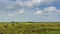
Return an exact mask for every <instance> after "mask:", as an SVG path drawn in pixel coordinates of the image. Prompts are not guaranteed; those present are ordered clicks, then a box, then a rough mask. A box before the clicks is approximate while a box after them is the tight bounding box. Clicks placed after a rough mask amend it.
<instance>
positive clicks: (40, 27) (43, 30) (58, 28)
mask: <svg viewBox="0 0 60 34" xmlns="http://www.w3.org/2000/svg"><path fill="white" fill-rule="evenodd" d="M0 34H60V23H0Z"/></svg>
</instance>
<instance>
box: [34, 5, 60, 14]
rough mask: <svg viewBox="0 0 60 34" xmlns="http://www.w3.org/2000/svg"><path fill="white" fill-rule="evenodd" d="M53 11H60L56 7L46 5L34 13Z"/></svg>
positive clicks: (49, 12)
mask: <svg viewBox="0 0 60 34" xmlns="http://www.w3.org/2000/svg"><path fill="white" fill-rule="evenodd" d="M53 12H60V10H58V9H57V8H56V7H54V6H50V7H46V8H44V9H43V10H38V9H37V11H36V12H35V13H34V14H52V13H53Z"/></svg>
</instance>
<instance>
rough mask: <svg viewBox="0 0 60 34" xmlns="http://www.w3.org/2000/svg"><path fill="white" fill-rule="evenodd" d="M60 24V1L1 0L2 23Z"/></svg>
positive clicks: (0, 14)
mask: <svg viewBox="0 0 60 34" xmlns="http://www.w3.org/2000/svg"><path fill="white" fill-rule="evenodd" d="M11 21H15V22H26V21H33V22H60V0H0V22H11Z"/></svg>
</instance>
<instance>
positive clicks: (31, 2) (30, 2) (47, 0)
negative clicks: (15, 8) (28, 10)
mask: <svg viewBox="0 0 60 34" xmlns="http://www.w3.org/2000/svg"><path fill="white" fill-rule="evenodd" d="M53 2H55V0H26V1H21V0H17V1H16V3H17V4H18V5H20V6H23V7H24V6H28V7H34V6H39V5H41V4H52V3H53Z"/></svg>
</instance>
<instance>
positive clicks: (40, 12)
mask: <svg viewBox="0 0 60 34" xmlns="http://www.w3.org/2000/svg"><path fill="white" fill-rule="evenodd" d="M34 14H43V12H42V11H41V10H37V11H36V12H35V13H34Z"/></svg>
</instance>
